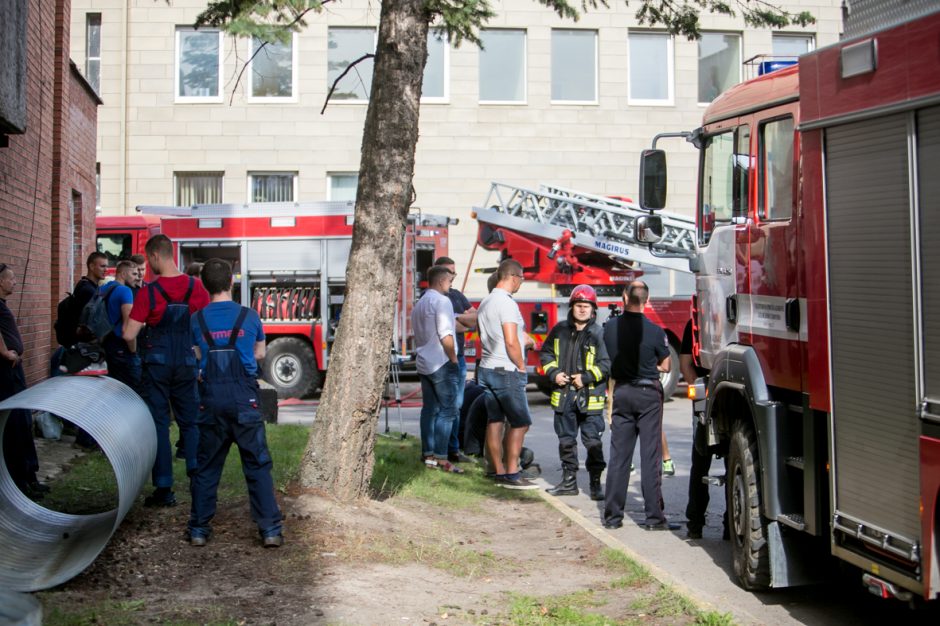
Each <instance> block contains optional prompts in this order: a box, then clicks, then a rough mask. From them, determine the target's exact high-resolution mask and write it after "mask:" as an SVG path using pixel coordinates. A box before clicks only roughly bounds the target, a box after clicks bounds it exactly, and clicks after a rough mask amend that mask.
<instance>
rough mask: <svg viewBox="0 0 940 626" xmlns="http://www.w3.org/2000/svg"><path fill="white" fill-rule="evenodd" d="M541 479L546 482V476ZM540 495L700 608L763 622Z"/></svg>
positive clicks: (559, 502) (548, 496)
mask: <svg viewBox="0 0 940 626" xmlns="http://www.w3.org/2000/svg"><path fill="white" fill-rule="evenodd" d="M541 482H543V483H544V482H545V481H544V479H543V480H542V481H541ZM539 495H540V496H541V497H542V499H543V500H545V502H547V503H548V504H549V505H551V507H552V508H554V509H555V510H557V511H558V512H559V513H561V514H562V515H564V516H565V517H567V518H568V519H569V520H571V521H572V522H574V523H575V524H577V525H578V526H580V527H581V528H582V529H583V530H584V531H585V532H587V533H588V534H590V535H591V536H592V537H594V538H595V539H597V540H598V541H600V542H601V543H603V544H604V545H606V546H607V547H608V548H613V549H614V550H620V551H621V552H623V553H624V554H626V555H627V556H628V557H630V558H631V559H633V560H634V561H636V562H637V563H640V564H641V565H643V566H644V567H645V568H647V569H648V570H649V572H650V574H651V575H652V576H653V578H655V579H656V580H658V581H659V582H660V583H662V584H664V585H668V586H669V587H671V588H672V589H674V590H675V591H677V592H679V593H681V594H682V595H683V596H685V597H686V598H688V599H689V600H690V601H691V602H692V603H693V604H694V605H695V606H696V608H698V609H699V610H700V611H706V612H707V611H716V612H718V613H730V614H731V615H732V616H734V619H735V621H744V620H746V621H748V622H750V623H753V624H760V623H761V620H758V619H756V618H755V617H754V616H753V615H750V614H749V613H746V612H744V611H740V610H737V609H731V608H726V609H724V610H722V608H721V607H718V606H715V604H714V603H713V602H711V601H710V600H708V599H706V598H705V597H704V596H703V595H702V594H701V593H700V592H699V591H698V590H697V589H693V588H692V587H689V586H688V585H687V584H685V583H684V582H682V581H680V580H678V579H676V578H674V577H673V576H672V574H670V573H669V572H668V571H666V570H664V569H663V568H661V567H659V566H658V565H656V564H655V563H653V562H652V561H650V560H648V559H646V558H645V557H643V556H641V555H639V554H637V553H636V552H635V551H633V550H632V549H631V548H630V547H629V546H627V544H625V543H623V542H622V541H620V540H619V539H617V538H616V537H613V536H611V534H610V533H609V532H607V531H606V530H604V529H603V528H601V527H599V526H598V525H597V524H596V523H594V522H592V521H590V520H588V519H587V518H586V517H584V515H583V514H582V513H581V512H580V511H578V510H577V509H574V508H572V507H570V506H568V505H567V504H565V503H564V502H562V500H561V499H560V498H558V497H556V496H553V495H551V494H549V493H546V492H545V490H544V489H539Z"/></svg>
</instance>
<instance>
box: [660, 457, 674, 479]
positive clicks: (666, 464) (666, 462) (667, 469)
mask: <svg viewBox="0 0 940 626" xmlns="http://www.w3.org/2000/svg"><path fill="white" fill-rule="evenodd" d="M675 475H676V464H675V463H673V462H672V459H663V476H675Z"/></svg>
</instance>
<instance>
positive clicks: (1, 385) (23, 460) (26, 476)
mask: <svg viewBox="0 0 940 626" xmlns="http://www.w3.org/2000/svg"><path fill="white" fill-rule="evenodd" d="M24 389H26V374H25V372H24V371H23V363H22V362H20V363H17V364H16V365H15V366H13V367H11V366H10V363H9V362H8V361H4V362H3V363H0V400H6V399H7V398H9V397H11V396H14V395H16V394H18V393H19V392H21V391H23V390H24ZM3 459H4V461H5V462H6V466H7V471H9V472H10V478H12V479H13V483H14V484H15V485H16V486H17V487H19V488H20V490H21V491H23V490H25V489H26V486H27V485H29V484H30V483H34V482H36V472H37V471H39V457H38V456H37V455H36V444H35V442H34V441H33V416H32V414H31V413H30V412H29V411H28V410H26V409H13V410H12V411H10V414H9V415H8V416H7V422H6V425H4V427H3Z"/></svg>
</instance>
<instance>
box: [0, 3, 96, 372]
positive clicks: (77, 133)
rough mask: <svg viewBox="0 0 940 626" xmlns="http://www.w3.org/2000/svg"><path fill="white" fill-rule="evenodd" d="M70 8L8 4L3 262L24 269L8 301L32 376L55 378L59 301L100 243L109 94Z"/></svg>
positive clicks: (0, 178)
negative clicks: (74, 36) (89, 67)
mask: <svg viewBox="0 0 940 626" xmlns="http://www.w3.org/2000/svg"><path fill="white" fill-rule="evenodd" d="M69 5H70V2H68V1H67V0H58V1H56V2H41V1H40V0H29V1H27V2H12V3H4V4H3V5H0V33H2V37H0V40H2V41H3V44H2V46H0V67H2V68H3V70H2V71H0V91H3V92H4V98H2V99H0V263H5V264H7V265H8V266H10V268H11V269H12V270H13V271H14V273H15V274H16V281H17V285H16V290H15V292H14V293H13V295H11V296H10V298H9V299H8V300H7V305H8V306H9V307H10V308H11V309H12V311H13V313H14V314H15V315H16V318H17V321H18V325H19V329H20V332H21V334H22V335H23V340H24V343H25V354H24V365H25V368H26V374H27V379H28V382H30V383H33V382H36V381H37V380H40V379H42V378H45V376H46V375H47V372H48V368H49V355H50V352H51V350H52V349H53V347H54V344H55V338H54V334H53V332H52V324H53V321H54V320H55V308H56V304H57V303H58V301H59V300H60V299H62V298H63V297H64V296H65V293H66V292H67V291H71V289H72V285H73V284H74V283H75V281H76V280H77V279H78V278H79V276H81V274H82V273H84V259H85V257H86V256H87V255H88V254H89V253H91V252H92V251H93V250H94V244H95V164H96V155H95V146H96V135H97V133H96V124H97V107H98V105H99V104H100V103H101V101H100V100H99V98H98V96H97V95H96V93H95V91H94V89H93V88H92V87H91V86H90V85H89V84H88V83H87V81H86V80H85V78H84V76H83V75H82V73H81V72H79V71H78V68H77V67H76V66H75V64H73V63H71V61H70V60H69V31H70V26H71V20H70V6H69ZM20 104H21V105H22V106H20Z"/></svg>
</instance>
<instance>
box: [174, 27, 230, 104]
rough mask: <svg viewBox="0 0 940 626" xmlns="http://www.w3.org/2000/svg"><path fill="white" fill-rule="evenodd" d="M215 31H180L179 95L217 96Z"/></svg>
mask: <svg viewBox="0 0 940 626" xmlns="http://www.w3.org/2000/svg"><path fill="white" fill-rule="evenodd" d="M219 43H220V38H219V31H217V30H199V31H194V30H181V31H180V33H179V66H180V74H179V94H178V95H179V96H181V97H186V98H215V97H218V96H219Z"/></svg>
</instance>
